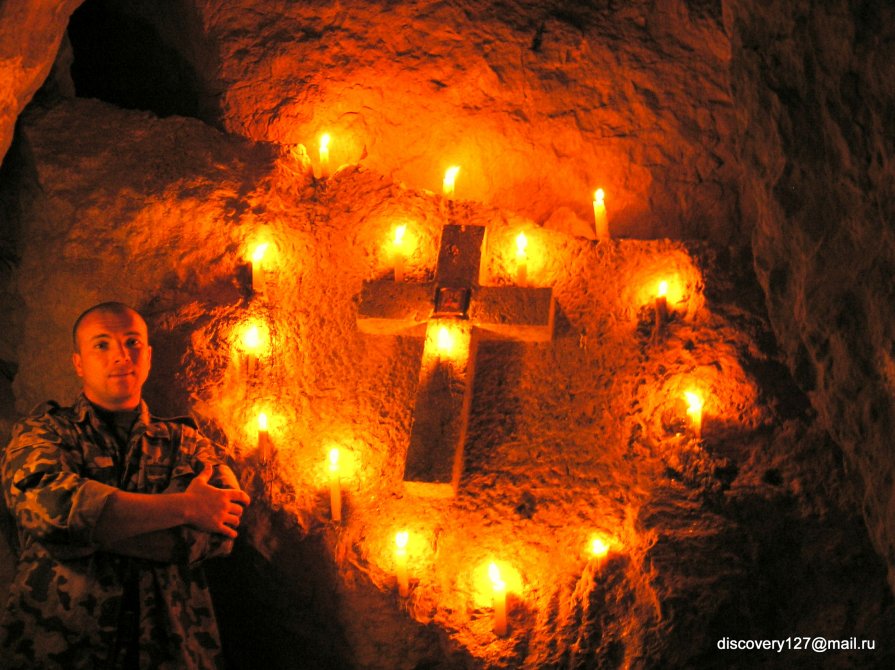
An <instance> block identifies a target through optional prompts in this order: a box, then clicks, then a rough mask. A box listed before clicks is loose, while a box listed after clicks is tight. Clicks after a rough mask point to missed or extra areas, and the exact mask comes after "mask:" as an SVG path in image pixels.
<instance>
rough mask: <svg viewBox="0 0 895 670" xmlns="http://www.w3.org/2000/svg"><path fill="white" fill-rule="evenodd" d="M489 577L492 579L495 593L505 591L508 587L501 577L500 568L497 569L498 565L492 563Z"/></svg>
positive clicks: (489, 567)
mask: <svg viewBox="0 0 895 670" xmlns="http://www.w3.org/2000/svg"><path fill="white" fill-rule="evenodd" d="M488 577H490V578H491V584H492V586H493V587H494V590H495V591H503V590H504V589H505V588H506V587H507V585H506V583H505V582H504V581H503V579H501V577H500V568H498V567H497V563H491V564H490V565H489V566H488Z"/></svg>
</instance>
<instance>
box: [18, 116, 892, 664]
mask: <svg viewBox="0 0 895 670" xmlns="http://www.w3.org/2000/svg"><path fill="white" fill-rule="evenodd" d="M73 128H76V129H77V130H76V131H73V130H72V129H73ZM23 137H24V139H25V141H26V142H27V146H28V149H29V153H30V155H31V156H32V157H33V161H34V163H33V169H34V171H35V177H36V179H37V181H38V182H39V183H40V185H41V192H40V194H39V195H38V196H37V197H36V198H35V199H34V200H33V201H32V202H31V204H30V206H29V207H28V209H27V211H26V212H25V222H24V225H25V226H26V228H27V238H28V239H29V244H28V245H27V246H26V249H25V253H24V255H23V258H22V261H21V267H20V270H19V273H18V277H17V281H18V291H19V293H20V295H21V296H22V299H23V300H24V302H25V304H26V309H25V316H24V319H23V321H24V324H23V329H24V335H23V337H22V340H21V344H20V347H19V349H18V360H19V362H20V368H19V372H18V375H17V377H16V382H15V390H16V395H17V398H18V401H19V402H20V403H21V407H22V408H24V407H25V406H27V405H29V404H31V403H32V402H33V401H37V400H39V399H43V398H45V397H65V396H67V395H68V394H70V393H71V392H72V391H73V388H72V385H71V382H70V374H69V373H68V371H67V370H66V365H67V364H66V362H65V361H64V360H59V361H58V365H57V364H56V363H55V361H54V363H53V364H49V362H50V361H51V360H53V359H54V357H48V356H47V351H59V350H64V348H65V347H67V341H68V328H69V324H70V322H71V320H72V318H73V316H74V315H75V314H76V313H77V312H78V311H79V310H80V309H82V308H83V307H84V306H86V305H88V304H90V303H92V302H94V301H96V300H98V299H101V298H119V299H124V300H127V301H129V302H131V303H133V304H135V305H137V306H138V307H139V308H141V309H142V310H143V311H144V313H146V314H147V315H148V318H149V321H150V326H151V329H152V330H153V332H154V333H155V336H154V347H155V355H154V362H155V370H154V382H153V385H152V388H151V390H150V391H149V393H148V395H149V398H150V401H151V402H153V403H154V404H155V405H157V406H159V407H160V408H161V409H162V410H163V411H177V410H178V409H181V408H184V407H187V408H190V409H192V410H194V411H195V412H197V413H198V415H199V416H200V418H201V420H202V422H203V424H204V425H205V426H206V428H207V429H208V430H209V431H211V432H212V433H213V434H216V435H217V436H218V437H219V438H220V439H221V440H222V441H224V442H225V443H226V444H227V448H228V449H229V452H230V454H231V456H232V457H233V458H234V460H235V462H236V464H237V466H238V469H239V470H240V471H241V472H242V476H243V477H244V480H245V482H246V484H247V485H248V486H250V487H251V488H252V491H253V494H254V496H255V504H254V505H253V506H252V508H250V509H251V513H250V515H249V517H248V519H247V520H246V523H245V528H244V532H245V536H246V539H247V540H248V544H245V545H243V546H242V547H241V549H240V550H239V552H238V554H237V557H236V558H235V559H234V561H233V562H232V563H231V564H229V565H227V564H226V563H223V564H220V565H219V566H217V568H216V570H217V572H216V575H217V582H218V585H219V586H218V590H217V592H218V593H219V594H221V596H220V598H221V600H220V602H221V608H222V611H223V616H222V621H223V623H224V626H225V636H226V637H227V638H228V639H229V640H230V645H231V646H230V650H229V653H230V654H231V657H232V658H233V659H234V660H235V661H236V662H237V664H239V665H242V666H246V667H248V666H250V665H251V663H252V662H255V663H257V661H258V659H266V661H267V662H268V663H270V664H272V665H274V666H279V667H309V668H310V667H317V668H320V667H358V668H407V669H408V670H409V669H410V668H415V667H422V666H424V665H429V666H430V667H442V668H542V667H568V668H573V667H613V668H614V667H619V668H621V667H645V668H654V667H669V668H675V667H681V668H683V667H687V668H713V667H718V665H719V663H725V662H726V661H727V660H729V655H728V654H729V653H730V652H720V651H718V650H717V648H716V644H717V641H718V640H719V639H720V638H721V637H723V636H731V637H738V638H739V637H743V638H761V637H774V636H775V635H777V636H779V635H781V634H782V633H781V631H786V632H787V634H789V633H790V632H791V633H792V634H800V633H802V632H808V631H810V632H811V633H812V634H814V633H816V634H819V635H823V636H825V637H830V638H836V639H844V638H848V637H851V636H853V635H854V636H857V637H859V638H871V639H873V638H875V639H877V640H880V641H882V640H884V639H885V638H884V635H885V631H886V630H891V626H892V624H893V615H895V609H893V605H892V599H891V596H890V594H889V591H888V590H887V589H885V588H884V584H885V567H884V566H883V565H882V564H881V562H880V561H879V558H878V557H877V556H876V555H875V553H874V552H873V550H872V548H871V546H870V544H869V542H868V540H867V538H866V535H865V534H864V531H863V529H862V527H861V524H860V522H859V521H858V514H859V512H858V508H857V505H856V502H855V498H854V496H853V494H852V493H851V484H850V483H849V480H848V479H847V477H846V475H845V473H844V471H843V468H842V464H841V462H840V461H839V460H838V458H837V456H836V451H835V448H834V447H833V445H832V443H830V442H829V441H828V440H827V439H826V437H825V436H824V434H823V433H822V432H821V431H819V430H817V429H816V428H814V427H813V415H812V413H811V412H810V410H809V409H808V406H807V404H806V403H805V402H804V399H803V398H802V397H801V396H800V395H799V394H798V392H797V391H796V390H795V389H794V388H793V387H792V386H791V385H790V383H789V382H787V380H786V379H787V378H786V375H785V374H784V373H783V370H782V368H780V366H779V365H777V364H776V363H775V362H774V360H773V358H772V356H771V354H772V352H773V345H772V340H771V339H770V338H769V336H768V332H767V330H766V326H765V325H764V324H763V322H762V319H761V317H760V316H759V314H760V311H761V309H760V306H761V302H760V300H759V299H758V298H759V293H758V291H757V286H754V285H753V284H751V283H750V281H749V279H748V276H745V277H743V276H736V275H732V274H731V272H730V268H735V267H738V266H740V265H741V263H742V261H741V259H737V258H732V257H725V255H724V254H721V255H720V256H719V253H718V252H717V251H713V250H712V249H711V248H710V247H708V246H704V245H684V244H681V243H677V242H671V241H654V242H640V241H613V242H609V243H605V242H604V243H597V242H594V241H592V240H588V239H585V238H580V237H574V236H570V235H568V234H566V233H562V232H558V231H551V230H548V229H544V228H540V227H538V226H537V225H535V223H534V222H532V221H531V220H529V219H527V218H525V217H520V216H518V215H516V214H513V213H510V212H507V211H506V210H500V209H495V208H491V207H488V206H485V205H482V204H478V203H475V202H471V201H461V202H457V203H455V204H454V205H453V206H449V205H447V203H445V201H444V200H443V199H442V198H441V197H440V196H434V195H432V194H427V193H425V192H422V191H416V190H413V189H406V188H404V187H402V186H401V185H400V184H397V183H395V182H393V181H391V180H390V179H388V178H386V177H383V176H381V175H379V174H377V173H376V172H374V171H372V170H366V169H363V168H358V167H354V166H352V167H348V168H346V169H344V170H342V171H340V172H339V173H337V174H336V175H334V176H333V177H332V178H330V179H329V180H327V181H325V182H319V181H317V182H315V181H314V180H313V179H312V178H311V177H308V176H306V175H303V174H302V171H301V168H300V166H297V165H296V164H295V162H294V159H293V158H291V157H290V156H287V155H285V154H278V153H276V152H275V151H273V148H272V147H271V146H270V145H257V144H253V143H250V142H247V141H244V140H240V139H234V138H232V137H228V136H225V135H221V134H220V133H218V132H217V131H215V130H213V129H210V128H208V127H207V126H204V125H203V124H201V123H200V122H198V121H194V120H189V119H182V118H176V117H174V118H169V119H163V120H160V119H157V118H155V117H153V116H151V115H149V114H146V113H141V112H127V111H122V110H118V109H116V108H114V107H111V106H109V105H106V104H104V103H100V102H96V101H89V100H74V101H69V102H63V103H61V104H59V105H57V106H55V107H53V108H51V109H49V110H38V109H34V110H33V111H32V114H31V115H30V116H29V118H28V119H27V121H26V123H25V125H24V129H23ZM123 138H126V140H127V144H128V147H129V151H127V152H122V151H120V150H119V147H120V143H121V140H122V139H123ZM450 219H454V220H461V221H466V222H468V223H471V224H476V225H487V226H488V227H489V236H488V240H489V241H488V249H487V260H486V261H485V263H486V267H487V272H488V276H489V277H490V280H491V282H492V283H494V284H497V285H501V284H509V283H512V280H513V277H514V265H513V263H514V261H513V251H514V237H515V234H516V233H517V232H518V231H519V230H525V231H526V233H527V234H528V235H529V239H530V250H531V256H530V265H529V277H530V280H531V281H532V282H533V283H535V284H538V285H550V286H553V288H554V293H555V296H556V300H557V310H558V311H557V323H556V329H555V333H554V338H553V340H552V341H551V342H546V343H519V342H511V341H507V342H500V341H498V342H483V343H482V344H481V346H480V349H479V352H478V359H477V376H476V383H475V388H474V396H473V408H472V412H471V417H470V430H469V440H468V442H467V454H466V460H465V464H464V475H463V478H462V480H461V485H460V491H459V493H458V495H457V497H456V498H454V499H452V500H431V499H429V500H424V499H417V498H413V497H410V496H407V495H405V493H404V491H403V486H402V482H401V472H402V463H403V457H404V453H405V451H406V445H407V441H408V438H409V432H410V422H411V420H412V402H413V398H414V391H415V384H416V380H417V373H418V368H419V365H420V358H421V355H422V346H423V343H422V342H421V340H420V339H418V338H404V337H387V336H377V335H368V334H364V333H362V332H360V330H359V329H358V327H357V324H356V313H357V299H358V295H359V293H360V291H361V286H362V283H363V281H364V280H368V279H373V278H377V277H385V276H388V274H389V272H390V271H391V268H390V256H389V254H388V240H389V239H390V235H391V232H392V229H393V227H394V225H395V224H396V222H399V221H401V222H406V223H407V224H408V228H409V233H408V235H409V236H410V237H411V238H412V239H413V242H414V245H413V248H414V252H413V254H411V256H410V257H409V259H408V263H407V268H406V272H407V280H408V281H425V280H428V279H430V278H431V276H432V273H433V272H434V267H435V259H436V257H437V249H438V238H439V231H440V227H441V226H442V225H443V224H444V223H445V222H446V221H447V220H450ZM261 239H264V240H265V241H268V242H270V243H271V245H272V251H271V253H272V256H271V257H270V258H269V259H268V264H267V265H266V266H265V277H266V291H265V295H264V297H263V298H260V297H258V296H254V297H253V296H251V295H250V292H249V291H248V290H247V282H248V281H249V273H248V272H247V271H246V268H245V266H244V259H245V257H246V254H247V252H248V251H249V248H250V247H251V245H252V244H253V243H254V242H256V241H258V240H261ZM48 259H53V262H52V263H49V262H48ZM662 278H667V279H668V281H669V282H670V284H671V286H670V288H669V305H670V307H671V314H672V317H671V320H670V322H669V323H668V324H667V326H666V327H665V330H664V332H663V333H661V334H659V335H656V333H655V332H654V328H653V327H654V319H655V315H654V308H653V301H654V296H655V289H656V286H657V284H658V281H659V280H660V279H662ZM102 287H107V288H105V289H103V288H102ZM249 322H251V323H255V324H257V325H259V326H261V327H262V332H264V333H266V334H267V336H268V337H267V339H266V342H267V343H268V344H269V346H262V348H261V349H260V350H259V351H258V353H257V359H256V362H255V373H254V374H252V375H251V376H249V375H248V372H247V368H246V366H245V363H246V360H245V356H244V352H241V351H240V347H241V345H240V344H239V332H240V328H241V327H242V325H243V324H245V323H249ZM262 339H264V338H262ZM172 379H173V380H174V381H173V383H172V381H171V380H172ZM693 387H695V388H697V389H699V390H700V391H701V392H702V393H704V394H705V396H706V405H705V421H704V426H703V433H702V439H701V440H698V439H696V438H695V437H694V435H693V434H692V431H691V429H690V427H689V423H688V418H687V414H686V407H685V403H684V401H683V399H682V395H683V392H684V391H686V390H687V389H690V388H693ZM259 409H264V410H265V411H267V412H268V413H269V415H270V431H271V438H272V441H273V445H274V448H275V457H274V459H273V461H272V462H262V460H261V458H260V455H259V454H258V453H257V451H256V449H255V445H256V440H257V430H256V429H255V428H254V425H255V424H254V418H255V413H256V412H257V411H258V410H259ZM334 444H335V445H338V446H339V447H340V448H341V449H342V453H343V457H342V458H343V464H344V465H343V467H344V470H343V474H342V481H343V494H344V501H345V511H344V515H345V522H344V523H343V524H342V525H341V526H334V525H332V524H331V523H330V522H329V521H328V518H329V510H328V496H327V494H326V493H327V473H326V453H327V451H328V449H329V448H330V447H331V446H333V445H334ZM400 529H407V530H409V531H410V533H411V538H412V540H411V543H410V556H411V559H410V570H411V575H412V592H411V596H410V598H409V599H408V600H407V601H404V602H402V601H400V600H399V599H398V598H396V596H395V595H394V580H395V577H394V572H395V565H394V553H393V546H394V544H393V538H394V533H395V532H396V531H397V530H400ZM593 533H599V534H601V535H603V536H604V537H605V538H606V539H607V540H608V541H609V542H610V544H611V547H612V549H611V552H610V555H609V557H608V558H607V559H605V560H604V561H599V560H597V559H593V558H588V556H587V555H586V553H585V551H584V550H585V547H586V546H587V543H588V540H589V538H590V536H591V535H592V534H593ZM803 556H804V557H810V558H809V559H808V560H802V559H801V558H800V557H803ZM489 560H496V561H498V562H500V564H501V565H502V567H503V569H504V570H505V575H506V580H507V582H508V588H509V590H510V592H511V594H512V595H511V598H510V604H509V610H510V627H511V630H510V635H509V636H508V637H507V638H505V639H500V638H496V637H495V636H494V635H493V633H492V632H491V625H492V621H491V600H490V590H489V588H488V586H487V583H486V582H485V581H484V580H485V579H486V577H485V570H486V565H487V562H488V561H489ZM247 616H248V620H249V621H256V620H257V621H262V622H264V625H263V626H262V627H261V628H263V630H259V628H258V627H256V626H255V625H254V624H247V623H246V622H245V620H246V617H247ZM320 639H323V640H325V643H324V644H323V645H319V644H318V646H317V647H315V651H314V654H316V657H314V658H311V659H309V658H299V657H297V656H298V654H299V652H298V651H296V645H299V647H300V648H301V649H304V648H305V645H307V646H313V643H314V642H319V640H320ZM866 658H867V657H866V656H865V657H862V656H860V652H856V653H849V652H845V653H837V654H830V655H828V656H826V657H824V658H823V666H822V667H828V668H845V667H854V665H855V664H857V663H861V662H864V661H866ZM808 660H810V664H806V663H807V661H808ZM872 661H873V663H877V662H879V663H880V665H878V666H877V667H884V664H886V663H891V662H892V661H893V650H892V649H891V648H890V647H885V646H883V645H882V644H880V647H879V648H878V651H877V652H876V655H875V656H873V658H872ZM749 662H750V663H753V662H754V663H756V664H759V665H762V667H787V668H791V667H817V663H818V660H817V658H816V657H813V656H811V657H802V656H792V655H787V656H785V657H780V656H777V655H774V654H756V655H754V656H750V658H749Z"/></svg>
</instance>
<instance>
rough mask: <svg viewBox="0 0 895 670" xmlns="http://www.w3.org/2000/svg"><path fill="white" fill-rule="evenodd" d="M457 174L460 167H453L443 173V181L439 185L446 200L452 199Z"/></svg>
mask: <svg viewBox="0 0 895 670" xmlns="http://www.w3.org/2000/svg"><path fill="white" fill-rule="evenodd" d="M458 172H460V167H459V166H457V165H453V166H451V167H449V168H448V169H447V170H446V171H445V173H444V181H443V182H442V184H441V188H442V191H443V193H444V195H445V197H446V198H453V197H454V184H455V183H456V181H457V173H458Z"/></svg>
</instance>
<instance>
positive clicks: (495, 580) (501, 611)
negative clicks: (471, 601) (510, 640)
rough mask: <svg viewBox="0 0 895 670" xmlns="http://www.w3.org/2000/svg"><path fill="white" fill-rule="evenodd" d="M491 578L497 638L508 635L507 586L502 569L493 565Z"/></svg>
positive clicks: (489, 568)
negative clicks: (502, 576)
mask: <svg viewBox="0 0 895 670" xmlns="http://www.w3.org/2000/svg"><path fill="white" fill-rule="evenodd" d="M488 576H489V577H490V578H491V590H492V597H493V599H494V601H493V602H494V634H495V635H497V637H506V635H507V585H506V583H505V582H504V581H503V579H502V578H501V576H500V568H498V567H497V565H496V564H494V563H491V565H489V566H488Z"/></svg>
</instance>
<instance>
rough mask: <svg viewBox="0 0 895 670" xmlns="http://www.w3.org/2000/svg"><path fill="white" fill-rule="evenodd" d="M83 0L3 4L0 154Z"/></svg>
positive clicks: (17, 0)
mask: <svg viewBox="0 0 895 670" xmlns="http://www.w3.org/2000/svg"><path fill="white" fill-rule="evenodd" d="M81 2H83V0H65V1H64V2H44V1H41V0H37V1H34V0H7V1H6V2H3V3H2V4H0V158H2V157H3V156H5V155H6V151H7V150H8V149H9V145H10V144H11V143H12V134H13V128H14V126H15V123H16V119H17V118H18V117H19V114H20V113H21V112H22V110H23V109H25V105H27V104H28V103H29V102H30V101H31V98H32V96H33V95H34V93H35V92H36V91H37V89H39V88H40V87H41V85H42V84H43V83H44V80H46V78H47V76H48V75H49V74H50V70H51V68H52V66H53V62H54V61H55V60H56V54H57V51H58V49H59V44H60V42H61V41H62V37H63V35H64V34H65V29H66V28H67V27H68V18H69V16H71V13H72V12H73V11H74V10H75V8H76V7H77V6H78V5H80V4H81Z"/></svg>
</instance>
